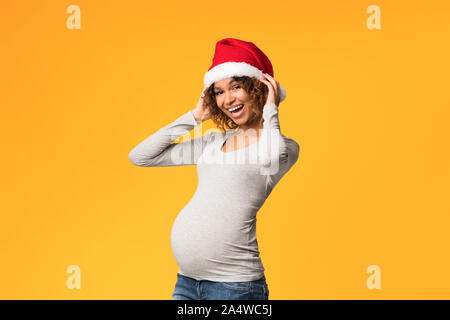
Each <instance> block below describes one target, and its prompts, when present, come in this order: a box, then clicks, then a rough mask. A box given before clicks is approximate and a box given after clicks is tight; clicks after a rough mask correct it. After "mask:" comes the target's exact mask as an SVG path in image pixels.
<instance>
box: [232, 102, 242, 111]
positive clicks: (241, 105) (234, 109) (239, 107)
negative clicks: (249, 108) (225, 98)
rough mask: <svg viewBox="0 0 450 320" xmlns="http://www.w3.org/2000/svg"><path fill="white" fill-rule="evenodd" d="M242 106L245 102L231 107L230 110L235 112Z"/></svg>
mask: <svg viewBox="0 0 450 320" xmlns="http://www.w3.org/2000/svg"><path fill="white" fill-rule="evenodd" d="M242 106H243V104H240V105H238V106H237V107H234V108H231V109H229V110H230V112H233V111H234V110H236V109H239V108H240V107H242Z"/></svg>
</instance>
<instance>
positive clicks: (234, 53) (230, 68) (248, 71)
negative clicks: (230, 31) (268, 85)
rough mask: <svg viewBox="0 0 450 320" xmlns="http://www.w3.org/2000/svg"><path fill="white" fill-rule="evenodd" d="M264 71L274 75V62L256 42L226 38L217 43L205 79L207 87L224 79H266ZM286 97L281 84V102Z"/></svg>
mask: <svg viewBox="0 0 450 320" xmlns="http://www.w3.org/2000/svg"><path fill="white" fill-rule="evenodd" d="M263 73H267V74H269V75H270V76H272V77H273V76H274V75H273V68H272V63H270V60H269V58H267V56H266V55H265V54H264V52H262V51H261V50H260V49H259V48H258V47H257V46H256V45H255V44H254V43H252V42H248V41H243V40H238V39H233V38H225V39H222V40H220V41H218V42H217V43H216V51H215V52H214V58H213V62H212V66H211V67H210V68H209V69H208V71H207V72H206V74H205V77H204V79H203V82H204V85H205V88H208V87H209V86H210V85H211V84H213V83H214V82H216V81H220V80H222V79H226V78H231V77H233V76H238V77H241V76H248V77H254V78H257V79H259V80H261V79H264V77H263ZM285 98H286V90H285V89H284V88H283V87H282V86H281V85H280V102H281V101H283V100H284V99H285Z"/></svg>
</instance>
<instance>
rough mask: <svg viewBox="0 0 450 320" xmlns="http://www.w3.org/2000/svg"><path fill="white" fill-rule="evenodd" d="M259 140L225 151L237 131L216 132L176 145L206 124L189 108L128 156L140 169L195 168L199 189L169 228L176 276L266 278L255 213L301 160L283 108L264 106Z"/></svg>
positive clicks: (195, 277)
mask: <svg viewBox="0 0 450 320" xmlns="http://www.w3.org/2000/svg"><path fill="white" fill-rule="evenodd" d="M263 118H264V123H263V129H262V130H261V136H260V139H259V141H258V142H256V143H253V144H251V145H249V146H248V147H244V148H240V149H238V150H236V151H232V152H223V151H222V146H223V145H224V143H225V142H226V140H227V139H228V138H229V137H230V136H233V135H235V134H236V133H237V132H238V131H234V130H232V129H230V130H226V132H225V133H223V132H221V131H218V129H217V130H215V131H210V132H209V133H207V134H205V135H203V136H200V137H195V136H194V138H193V139H191V140H188V141H183V142H179V143H173V142H174V141H175V140H176V139H177V138H178V137H179V136H181V135H184V134H186V133H188V132H189V131H191V130H192V129H193V128H194V127H196V126H198V125H200V124H201V122H200V121H196V120H195V118H194V115H193V113H192V110H189V111H188V112H186V113H185V114H183V115H182V116H181V117H179V118H178V119H176V120H175V121H174V122H172V123H170V124H169V125H167V126H165V127H163V128H161V129H159V130H158V131H156V132H155V133H154V134H152V135H151V136H149V137H148V138H147V139H145V140H144V141H142V142H141V143H140V144H139V145H137V146H136V147H135V148H134V149H132V150H131V151H130V153H129V159H130V161H131V162H132V163H133V164H134V165H136V166H142V167H163V166H180V165H197V176H198V185H197V189H196V191H195V193H194V195H193V197H192V198H191V200H190V201H189V202H188V203H187V204H186V206H185V207H184V208H183V209H182V210H181V211H180V212H179V214H178V216H177V217H176V219H175V222H174V224H173V227H172V231H171V246H172V250H173V253H174V257H175V260H176V262H177V264H178V266H179V271H178V273H180V274H182V275H185V276H188V277H191V278H194V279H197V280H210V281H225V282H234V281H253V280H258V279H260V278H261V277H262V276H263V275H264V270H265V268H264V267H263V264H262V261H261V258H260V254H259V248H258V242H257V239H256V214H257V212H258V210H259V209H260V208H261V206H262V205H263V204H264V202H265V200H266V199H267V197H268V196H269V194H270V193H271V191H272V190H273V188H274V187H275V185H276V184H277V183H278V181H280V179H281V178H282V177H283V176H284V174H286V172H288V171H289V169H290V168H291V167H292V166H293V165H294V164H295V162H296V161H297V159H298V157H299V151H300V147H299V145H298V143H297V142H295V141H294V140H293V139H290V138H287V137H285V136H284V135H283V134H281V131H280V124H279V119H278V106H277V105H275V104H272V103H268V104H266V105H265V106H264V109H263Z"/></svg>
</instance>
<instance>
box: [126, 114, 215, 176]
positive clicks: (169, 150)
mask: <svg viewBox="0 0 450 320" xmlns="http://www.w3.org/2000/svg"><path fill="white" fill-rule="evenodd" d="M201 123H202V121H197V120H196V119H195V117H194V114H193V111H192V110H189V111H188V112H186V113H185V114H183V115H182V116H181V117H179V118H178V119H176V120H175V121H174V122H172V123H170V124H169V125H167V126H165V127H163V128H161V129H159V130H158V131H156V132H155V133H154V134H152V135H151V136H149V137H148V138H147V139H145V140H144V141H142V142H141V143H140V144H138V145H137V146H136V147H135V148H134V149H132V150H131V151H130V153H129V155H128V158H129V159H130V161H131V162H132V163H133V164H134V165H136V166H140V167H168V166H185V165H195V164H197V160H198V158H199V156H200V155H201V153H202V151H203V149H204V147H205V146H206V144H207V141H208V139H209V138H210V136H211V134H208V135H206V136H201V137H198V138H195V139H191V140H189V141H184V142H179V143H172V142H173V141H175V140H176V139H177V138H178V137H179V136H181V135H184V134H186V133H188V132H189V131H191V130H192V129H193V128H194V127H196V126H198V125H199V124H201Z"/></svg>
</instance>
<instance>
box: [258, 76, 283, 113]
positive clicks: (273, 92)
mask: <svg viewBox="0 0 450 320" xmlns="http://www.w3.org/2000/svg"><path fill="white" fill-rule="evenodd" d="M263 77H264V79H262V80H260V81H261V82H264V83H265V84H266V85H267V87H268V88H269V94H268V95H267V101H266V104H267V103H274V104H276V105H277V106H278V105H279V104H280V84H279V82H278V81H276V80H275V79H274V78H273V77H271V76H270V75H269V74H267V73H263Z"/></svg>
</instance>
